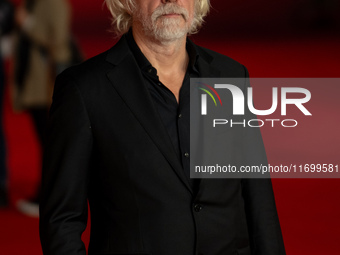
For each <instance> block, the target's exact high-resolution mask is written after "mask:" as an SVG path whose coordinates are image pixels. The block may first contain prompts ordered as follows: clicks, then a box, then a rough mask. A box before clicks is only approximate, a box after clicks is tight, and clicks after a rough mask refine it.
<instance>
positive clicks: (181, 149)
mask: <svg viewBox="0 0 340 255" xmlns="http://www.w3.org/2000/svg"><path fill="white" fill-rule="evenodd" d="M127 41H128V44H129V47H130V49H131V51H132V53H133V55H134V57H135V59H136V61H137V64H138V66H139V68H140V70H141V72H142V75H143V78H144V84H145V85H146V86H147V88H148V90H149V92H150V94H151V97H152V100H153V103H154V105H155V107H156V109H157V110H158V113H159V116H160V118H161V120H162V122H163V124H164V127H165V128H166V130H167V132H168V134H169V137H170V139H171V141H172V144H173V147H174V149H175V151H176V153H177V155H178V158H179V159H180V161H181V163H182V166H183V169H184V172H185V174H186V176H187V177H188V179H189V180H190V161H189V156H190V78H195V77H199V71H198V68H197V58H198V57H199V56H198V54H197V52H196V50H195V47H194V45H193V43H192V42H191V41H190V40H187V44H186V49H187V52H188V55H189V64H188V68H187V71H186V74H185V77H184V80H183V83H182V87H181V89H180V92H179V100H178V102H177V100H176V97H175V95H174V94H173V93H172V92H171V91H170V90H169V89H168V88H167V87H166V86H165V85H164V84H162V82H161V81H160V80H159V77H158V75H157V70H156V69H155V68H154V67H153V66H152V65H151V63H150V62H149V61H148V59H147V58H146V57H145V56H144V54H143V53H142V51H141V50H140V49H139V47H138V45H137V43H136V42H135V40H134V38H133V35H132V30H131V29H130V31H129V32H128V34H127ZM191 184H192V186H193V184H194V182H193V180H191Z"/></svg>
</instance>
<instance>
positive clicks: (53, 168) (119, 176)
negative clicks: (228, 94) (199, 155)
mask: <svg viewBox="0 0 340 255" xmlns="http://www.w3.org/2000/svg"><path fill="white" fill-rule="evenodd" d="M106 3H107V5H108V7H109V9H110V11H111V12H112V15H113V22H114V24H115V26H116V31H117V33H118V34H119V35H122V38H121V39H120V41H119V42H118V43H117V44H116V45H115V46H114V47H113V48H111V49H110V50H109V51H107V52H104V53H102V54H101V55H99V56H97V57H94V58H92V59H90V60H89V61H86V62H85V63H83V64H81V65H79V66H77V67H74V68H71V69H68V70H67V71H65V72H64V73H63V74H62V75H60V76H59V77H58V78H57V81H56V84H55V91H54V96H53V104H52V107H51V110H50V121H49V128H48V136H47V149H46V151H45V161H44V167H43V179H42V182H43V183H42V191H43V192H42V193H43V196H42V202H41V208H40V213H41V218H40V236H41V243H42V248H43V252H44V254H45V255H47V254H85V253H86V251H85V246H84V244H83V243H82V241H81V234H82V232H83V231H84V229H85V228H86V222H87V201H89V205H90V210H91V240H90V245H89V254H153V255H174V254H176V255H193V254H197V255H198V254H204V255H228V254H261V255H264V254H268V255H274V254H285V251H284V246H283V241H282V236H281V230H280V225H279V222H278V217H277V214H276V209H275V201H274V196H273V192H272V187H271V183H270V180H268V179H267V180H251V179H244V180H239V179H209V180H208V179H202V180H201V181H198V180H192V179H189V164H188V163H189V156H190V154H189V93H188V91H189V78H190V77H216V76H217V77H245V76H247V72H246V69H245V68H244V67H243V66H242V65H240V64H239V63H237V62H235V61H233V60H231V59H230V58H228V57H225V56H222V55H220V54H217V53H215V52H213V51H210V50H207V49H203V48H201V47H198V46H196V45H194V44H193V43H192V42H191V41H190V40H189V39H187V34H191V33H194V32H195V31H197V29H198V27H199V26H200V25H201V24H202V21H203V18H204V16H205V15H206V14H207V12H208V9H209V1H206V0H202V1H199V0H197V1H195V0H177V1H176V0H173V1H165V0H162V1H161V0H135V1H128V0H121V1H118V0H107V1H106ZM226 142H227V141H226Z"/></svg>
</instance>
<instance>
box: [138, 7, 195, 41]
mask: <svg viewBox="0 0 340 255" xmlns="http://www.w3.org/2000/svg"><path fill="white" fill-rule="evenodd" d="M169 13H179V14H181V15H182V16H183V19H184V21H185V23H186V24H185V26H184V27H183V26H182V24H181V23H182V22H183V20H182V19H181V18H167V17H161V15H163V14H169ZM136 15H137V17H138V18H139V20H140V21H141V23H142V27H143V30H144V33H145V34H146V35H147V36H149V37H153V38H154V39H156V40H157V41H160V42H161V43H163V44H166V43H171V42H173V41H176V40H178V39H181V38H183V37H185V36H186V35H187V34H188V32H189V31H190V30H191V28H192V26H193V20H191V22H188V20H189V15H188V12H187V10H185V9H183V8H181V7H179V6H177V5H176V4H166V5H164V6H161V7H159V8H157V9H156V10H155V11H154V12H153V14H152V15H151V17H149V16H143V14H141V13H140V12H138V11H137V14H136Z"/></svg>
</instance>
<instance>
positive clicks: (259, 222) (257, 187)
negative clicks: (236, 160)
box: [242, 67, 286, 255]
mask: <svg viewBox="0 0 340 255" xmlns="http://www.w3.org/2000/svg"><path fill="white" fill-rule="evenodd" d="M244 69H245V74H246V75H245V76H246V86H245V88H247V87H249V86H250V83H249V79H248V78H249V75H248V71H247V69H246V68H245V67H244ZM245 95H247V93H246V91H245ZM245 108H246V109H248V107H245ZM246 119H257V117H256V116H255V115H254V114H252V113H250V112H249V111H248V112H247V113H246ZM244 130H245V133H244V137H243V140H244V145H243V146H244V151H245V154H246V155H247V162H246V164H247V165H250V166H260V165H261V164H262V165H267V164H268V161H267V156H266V151H265V147H264V144H263V140H262V136H261V132H260V129H259V128H245V129H244ZM258 177H259V176H258V174H255V175H249V176H248V178H244V179H243V180H242V194H243V198H244V202H245V212H246V217H247V225H248V230H249V240H250V246H251V252H252V253H251V254H252V255H284V254H286V253H285V247H284V243H283V238H282V234H281V228H280V222H279V218H278V215H277V211H276V205H275V198H274V193H273V188H272V183H271V179H270V174H266V175H261V176H260V178H258Z"/></svg>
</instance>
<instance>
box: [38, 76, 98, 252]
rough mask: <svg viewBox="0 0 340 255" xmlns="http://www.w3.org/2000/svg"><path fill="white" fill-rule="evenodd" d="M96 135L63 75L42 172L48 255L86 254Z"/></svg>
mask: <svg viewBox="0 0 340 255" xmlns="http://www.w3.org/2000/svg"><path fill="white" fill-rule="evenodd" d="M91 151H92V132H91V124H90V120H89V117H88V114H87V111H86V108H85V104H84V100H83V98H82V95H81V93H80V91H79V89H78V87H77V84H76V82H75V81H74V80H73V79H72V78H70V77H69V76H67V75H65V74H62V75H60V76H59V77H58V78H57V80H56V84H55V89H54V95H53V103H52V106H51V109H50V116H49V121H48V128H47V135H46V144H45V150H44V160H43V172H42V192H41V193H42V198H41V203H40V227H39V228H40V240H41V244H42V249H43V254H44V255H52V254H53V255H57V254H72V255H76V254H83V255H85V254H86V250H85V246H84V243H83V242H82V241H81V235H82V233H83V231H84V230H85V228H86V223H87V208H88V205H87V193H88V184H89V171H90V167H89V165H90V161H91Z"/></svg>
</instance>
